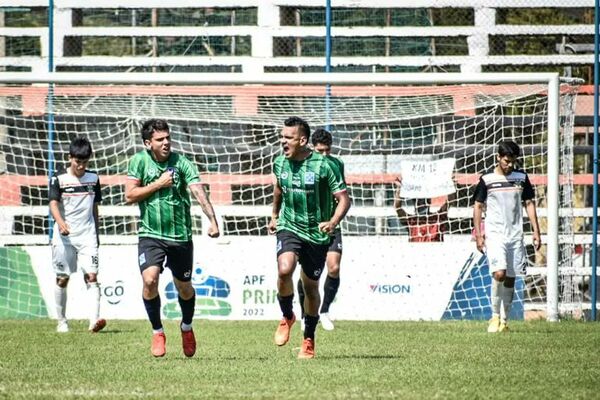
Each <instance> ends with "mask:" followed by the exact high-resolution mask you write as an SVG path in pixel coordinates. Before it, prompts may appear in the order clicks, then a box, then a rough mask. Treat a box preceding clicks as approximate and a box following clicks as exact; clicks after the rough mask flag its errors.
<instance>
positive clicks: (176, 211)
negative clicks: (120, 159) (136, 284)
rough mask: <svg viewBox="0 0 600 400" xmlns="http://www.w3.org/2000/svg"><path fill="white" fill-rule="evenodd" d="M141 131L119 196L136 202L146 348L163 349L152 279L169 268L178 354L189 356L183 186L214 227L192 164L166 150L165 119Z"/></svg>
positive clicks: (188, 248)
mask: <svg viewBox="0 0 600 400" xmlns="http://www.w3.org/2000/svg"><path fill="white" fill-rule="evenodd" d="M141 133H142V140H143V142H144V146H145V147H146V149H145V150H142V151H140V152H139V153H137V154H135V155H134V156H133V158H132V159H131V161H130V162H129V170H128V173H127V175H128V176H127V182H126V184H125V199H126V201H127V203H129V204H131V203H138V204H139V207H140V228H139V237H140V238H139V243H138V264H139V267H140V271H141V273H142V280H143V292H142V297H143V300H144V306H145V307H146V312H147V313H148V319H149V320H150V323H151V324H152V331H153V335H152V346H151V352H152V355H153V356H155V357H162V356H164V355H165V352H166V349H165V344H166V337H165V333H164V331H163V325H162V321H161V318H160V305H161V304H160V295H159V293H158V280H159V276H160V274H161V272H162V271H163V269H164V266H167V267H169V268H170V269H171V272H172V273H173V281H174V283H175V287H177V291H178V293H179V305H180V307H181V314H182V320H181V339H182V346H183V353H184V354H185V355H186V356H187V357H192V356H193V355H194V354H195V352H196V338H195V336H194V331H193V330H192V320H193V317H194V307H195V305H196V292H195V290H194V288H193V286H192V282H191V280H192V267H193V257H194V244H193V242H192V216H191V213H190V195H189V193H188V187H189V189H190V191H191V192H192V193H193V194H194V197H196V199H197V200H198V202H199V203H200V206H201V208H202V211H203V212H204V214H205V215H206V216H207V217H208V219H209V221H210V227H209V228H208V235H209V236H210V237H218V236H219V226H218V224H217V220H216V217H215V212H214V210H213V207H212V204H211V203H210V200H209V199H208V196H207V195H206V193H205V191H204V187H203V185H202V184H201V183H200V177H199V173H198V169H197V168H196V166H195V165H194V164H193V163H192V162H191V161H190V160H188V159H187V158H185V157H184V156H182V155H180V154H177V153H174V152H172V151H171V136H170V133H169V125H168V124H167V122H166V121H165V120H162V119H151V120H148V121H146V122H144V124H143V126H142V132H141Z"/></svg>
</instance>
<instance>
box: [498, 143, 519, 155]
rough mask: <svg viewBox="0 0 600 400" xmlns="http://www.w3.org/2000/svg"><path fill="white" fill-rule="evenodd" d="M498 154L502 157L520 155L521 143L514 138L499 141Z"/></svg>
mask: <svg viewBox="0 0 600 400" xmlns="http://www.w3.org/2000/svg"><path fill="white" fill-rule="evenodd" d="M498 155H499V156H500V157H519V156H520V155H521V149H519V145H518V144H516V143H515V142H513V141H512V140H504V141H502V142H500V143H498Z"/></svg>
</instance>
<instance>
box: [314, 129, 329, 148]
mask: <svg viewBox="0 0 600 400" xmlns="http://www.w3.org/2000/svg"><path fill="white" fill-rule="evenodd" d="M319 143H321V144H324V145H325V146H330V147H331V143H333V138H332V137H331V133H329V131H328V130H326V129H323V128H317V129H315V131H314V132H313V135H312V144H313V145H315V146H316V145H317V144H319Z"/></svg>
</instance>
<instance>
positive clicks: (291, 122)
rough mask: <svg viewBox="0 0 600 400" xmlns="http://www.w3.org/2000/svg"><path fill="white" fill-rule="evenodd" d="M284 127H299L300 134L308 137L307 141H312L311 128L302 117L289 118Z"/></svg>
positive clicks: (284, 122)
mask: <svg viewBox="0 0 600 400" xmlns="http://www.w3.org/2000/svg"><path fill="white" fill-rule="evenodd" d="M283 125H285V126H297V127H298V128H299V131H300V134H302V135H303V136H306V140H307V141H308V140H309V139H310V126H309V125H308V122H306V121H305V120H303V119H302V118H300V117H289V118H287V119H286V120H285V121H283Z"/></svg>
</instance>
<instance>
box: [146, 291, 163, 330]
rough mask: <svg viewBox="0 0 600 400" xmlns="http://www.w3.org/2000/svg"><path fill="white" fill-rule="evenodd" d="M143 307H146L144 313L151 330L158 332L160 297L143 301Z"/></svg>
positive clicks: (159, 327) (160, 323) (160, 324)
mask: <svg viewBox="0 0 600 400" xmlns="http://www.w3.org/2000/svg"><path fill="white" fill-rule="evenodd" d="M144 306H145V307H146V313H147V314H148V319H149V320H150V324H152V329H154V330H158V329H161V328H162V321H161V320H160V295H157V296H156V297H155V298H153V299H150V300H146V299H144Z"/></svg>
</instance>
